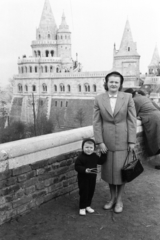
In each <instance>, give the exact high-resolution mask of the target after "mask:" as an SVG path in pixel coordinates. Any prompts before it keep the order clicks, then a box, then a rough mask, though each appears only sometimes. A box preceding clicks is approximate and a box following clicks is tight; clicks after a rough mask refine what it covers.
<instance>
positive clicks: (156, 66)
mask: <svg viewBox="0 0 160 240" xmlns="http://www.w3.org/2000/svg"><path fill="white" fill-rule="evenodd" d="M159 70H160V56H159V52H158V47H157V45H156V46H155V49H154V52H153V55H152V59H151V62H150V64H149V66H148V72H149V74H150V75H159Z"/></svg>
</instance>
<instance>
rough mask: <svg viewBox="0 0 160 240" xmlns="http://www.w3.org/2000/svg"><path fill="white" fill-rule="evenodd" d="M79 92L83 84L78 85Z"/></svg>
mask: <svg viewBox="0 0 160 240" xmlns="http://www.w3.org/2000/svg"><path fill="white" fill-rule="evenodd" d="M78 92H81V85H80V84H79V85H78Z"/></svg>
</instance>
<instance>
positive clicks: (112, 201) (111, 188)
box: [104, 184, 116, 210]
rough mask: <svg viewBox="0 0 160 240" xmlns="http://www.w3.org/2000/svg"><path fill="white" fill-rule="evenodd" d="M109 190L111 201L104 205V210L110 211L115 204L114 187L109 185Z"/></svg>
mask: <svg viewBox="0 0 160 240" xmlns="http://www.w3.org/2000/svg"><path fill="white" fill-rule="evenodd" d="M109 188H110V194H111V200H110V201H109V202H108V203H106V204H105V205H104V209H105V210H109V209H111V208H112V207H113V205H114V204H115V200H116V185H114V184H109Z"/></svg>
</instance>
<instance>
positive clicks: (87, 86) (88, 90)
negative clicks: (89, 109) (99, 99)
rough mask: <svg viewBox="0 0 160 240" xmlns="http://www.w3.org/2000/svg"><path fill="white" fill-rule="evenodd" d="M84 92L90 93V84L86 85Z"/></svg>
mask: <svg viewBox="0 0 160 240" xmlns="http://www.w3.org/2000/svg"><path fill="white" fill-rule="evenodd" d="M84 90H85V92H90V86H89V84H88V83H86V84H85V85H84Z"/></svg>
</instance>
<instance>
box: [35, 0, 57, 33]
mask: <svg viewBox="0 0 160 240" xmlns="http://www.w3.org/2000/svg"><path fill="white" fill-rule="evenodd" d="M39 30H41V31H44V32H45V31H51V32H52V33H54V34H55V33H56V30H57V25H56V22H55V19H54V16H53V13H52V9H51V6H50V3H49V0H45V3H44V7H43V11H42V15H41V20H40V24H39Z"/></svg>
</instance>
